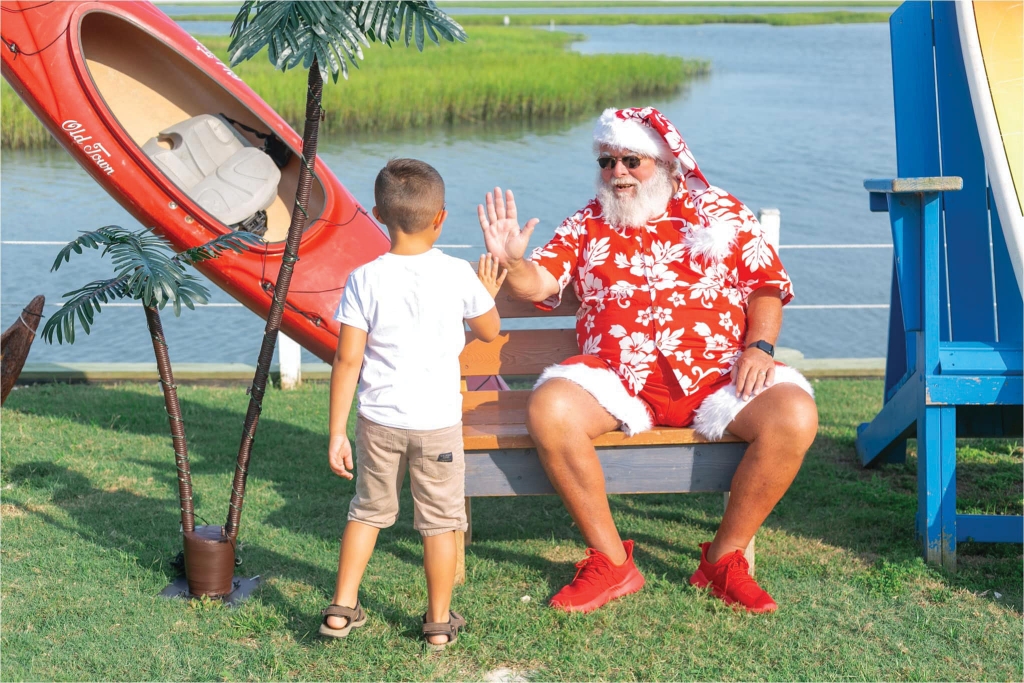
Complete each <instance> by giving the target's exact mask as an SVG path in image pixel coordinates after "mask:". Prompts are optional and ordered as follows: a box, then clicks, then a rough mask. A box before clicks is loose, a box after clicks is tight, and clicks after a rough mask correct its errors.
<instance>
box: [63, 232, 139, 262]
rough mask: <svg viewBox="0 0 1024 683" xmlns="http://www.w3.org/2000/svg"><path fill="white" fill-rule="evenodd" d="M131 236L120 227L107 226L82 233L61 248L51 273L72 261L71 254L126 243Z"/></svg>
mask: <svg viewBox="0 0 1024 683" xmlns="http://www.w3.org/2000/svg"><path fill="white" fill-rule="evenodd" d="M130 234H131V233H130V232H129V231H127V230H125V229H124V228H122V227H121V226H119V225H105V226H103V227H102V228H97V229H96V230H89V231H88V232H82V234H81V235H79V236H78V237H76V238H75V239H73V240H71V241H70V242H68V243H67V244H66V245H64V247H62V248H61V250H60V251H59V252H58V253H57V259H56V260H55V261H54V262H53V266H51V267H50V272H53V271H55V270H57V269H58V268H60V266H61V264H62V263H64V262H65V261H70V260H71V252H75V253H76V254H81V253H82V248H83V247H85V248H86V249H99V248H100V247H109V246H110V245H111V244H116V243H118V242H124V241H126V240H127V239H128V235H130ZM103 253H104V254H106V249H104V251H103Z"/></svg>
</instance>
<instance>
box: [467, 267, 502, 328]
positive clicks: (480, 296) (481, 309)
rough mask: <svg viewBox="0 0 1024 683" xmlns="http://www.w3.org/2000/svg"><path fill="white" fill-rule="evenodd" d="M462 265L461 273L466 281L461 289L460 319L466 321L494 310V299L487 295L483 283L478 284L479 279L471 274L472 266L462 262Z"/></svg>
mask: <svg viewBox="0 0 1024 683" xmlns="http://www.w3.org/2000/svg"><path fill="white" fill-rule="evenodd" d="M462 263H464V264H465V268H463V271H464V273H465V275H464V277H465V280H466V283H465V286H464V287H462V288H461V289H462V292H463V294H462V318H463V319H464V320H468V319H469V318H477V317H479V316H481V315H483V314H484V313H486V312H487V311H489V310H491V309H492V308H494V299H493V298H492V297H491V295H490V293H488V291H487V288H486V287H484V283H482V282H480V278H478V277H477V275H476V273H475V272H473V264H471V263H470V262H469V261H463V262H462Z"/></svg>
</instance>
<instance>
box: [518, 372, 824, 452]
mask: <svg viewBox="0 0 1024 683" xmlns="http://www.w3.org/2000/svg"><path fill="white" fill-rule="evenodd" d="M555 378H560V379H567V380H569V381H571V382H574V383H575V384H578V385H580V386H581V387H583V388H584V389H586V390H587V392H588V393H590V394H591V395H592V396H593V397H594V398H596V399H597V401H598V403H600V404H601V406H602V407H603V408H604V409H605V410H607V411H608V412H609V413H610V414H611V415H612V417H614V418H615V419H616V420H618V421H619V422H620V423H621V428H622V431H624V432H625V433H626V434H627V435H629V436H632V435H634V434H639V433H640V432H644V431H647V430H648V429H650V428H651V427H653V426H654V425H661V426H665V427H686V426H688V425H691V424H692V425H693V428H694V429H696V430H697V432H698V433H699V434H700V435H701V436H703V437H705V438H708V439H712V440H713V439H719V438H721V437H722V435H723V434H724V433H725V431H726V429H727V428H728V427H729V423H730V422H732V421H733V419H735V417H736V416H737V415H739V413H740V411H741V410H743V408H744V407H745V406H746V405H747V402H746V401H744V400H743V399H742V398H741V397H739V396H737V395H736V384H735V382H733V380H732V374H731V373H727V374H725V375H722V377H721V378H720V379H719V380H718V381H717V382H713V383H711V384H708V385H707V386H705V387H701V389H700V390H698V391H697V392H695V393H693V394H691V395H689V396H687V395H685V394H684V393H683V390H682V389H681V388H680V387H679V383H678V382H676V380H675V377H674V376H673V373H672V369H671V368H670V367H669V365H668V363H667V362H666V361H665V358H664V357H663V356H662V355H661V354H658V360H657V362H656V363H655V366H654V368H653V369H652V371H651V374H650V375H649V376H648V377H647V382H646V383H645V384H644V388H643V389H642V390H641V391H640V393H639V394H637V395H636V396H631V395H630V393H629V391H628V390H627V389H626V385H625V383H624V380H622V379H621V378H620V377H619V374H618V373H617V372H615V371H614V370H613V369H612V368H611V366H610V365H609V364H608V363H606V362H605V361H603V360H601V359H600V358H598V357H597V356H572V357H571V358H567V359H566V360H564V361H562V362H561V363H559V364H558V365H552V366H550V367H548V368H546V369H545V370H544V372H543V373H542V374H541V376H540V378H539V379H538V380H537V383H536V384H535V385H534V387H533V388H534V389H536V388H537V387H539V386H540V385H541V384H543V383H544V382H546V381H548V380H549V379H555ZM787 382H788V383H792V384H796V385H797V386H799V387H800V388H801V389H803V390H804V391H806V392H807V393H808V394H810V395H811V397H812V398H813V397H814V389H812V388H811V385H810V383H809V382H808V381H807V380H806V379H805V378H804V376H803V375H801V374H800V373H799V372H797V371H796V370H794V369H793V368H791V367H788V366H786V365H782V364H780V363H776V364H775V383H774V384H783V383H787ZM774 384H773V386H774Z"/></svg>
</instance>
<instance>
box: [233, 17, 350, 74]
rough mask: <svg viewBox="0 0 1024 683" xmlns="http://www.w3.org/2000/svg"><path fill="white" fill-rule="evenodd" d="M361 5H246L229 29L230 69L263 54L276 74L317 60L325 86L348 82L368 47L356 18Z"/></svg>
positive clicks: (310, 64)
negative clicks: (329, 82)
mask: <svg viewBox="0 0 1024 683" xmlns="http://www.w3.org/2000/svg"><path fill="white" fill-rule="evenodd" d="M358 4H359V3H358V2H353V1H340V0H323V1H320V2H308V1H305V2H304V1H301V0H295V1H291V2H277V1H274V0H253V1H251V2H245V3H243V5H242V7H241V8H240V9H239V11H238V14H237V15H236V16H235V20H234V22H232V25H231V43H230V45H228V54H229V56H230V57H231V63H232V64H238V63H239V62H242V61H245V60H247V59H251V58H252V57H254V56H255V55H256V54H258V53H259V52H260V51H261V50H263V48H267V57H268V58H269V59H270V62H271V63H272V64H273V65H274V68H276V69H280V70H281V71H287V70H288V69H291V68H293V67H295V66H298V65H299V64H302V65H303V66H304V67H305V68H307V69H308V68H309V67H310V66H312V64H313V60H314V59H316V61H317V65H318V68H319V69H320V75H321V78H322V79H323V80H325V81H326V80H327V79H328V77H333V79H334V81H335V82H337V80H338V76H339V74H340V75H342V76H344V77H346V78H347V77H348V63H351V64H352V65H353V66H355V67H357V68H358V66H359V64H358V60H360V59H362V58H363V51H362V45H367V46H368V45H369V44H370V43H369V40H368V39H367V37H366V35H365V33H364V31H362V30H360V28H359V26H358V25H357V24H356V22H355V19H354V18H353V17H354V16H355V14H356V12H357V10H356V6H357V5H358Z"/></svg>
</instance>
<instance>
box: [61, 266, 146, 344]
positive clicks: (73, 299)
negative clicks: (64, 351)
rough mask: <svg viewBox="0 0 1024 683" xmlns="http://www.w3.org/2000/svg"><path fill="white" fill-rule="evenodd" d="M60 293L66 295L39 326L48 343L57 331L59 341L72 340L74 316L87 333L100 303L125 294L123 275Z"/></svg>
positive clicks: (116, 298)
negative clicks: (44, 322)
mask: <svg viewBox="0 0 1024 683" xmlns="http://www.w3.org/2000/svg"><path fill="white" fill-rule="evenodd" d="M64 296H65V297H70V298H69V299H68V300H67V301H65V302H64V305H63V306H61V307H60V310H59V311H57V312H56V313H54V314H53V315H51V316H50V318H49V319H48V320H47V321H46V325H44V326H43V339H45V340H46V342H47V343H48V344H52V343H53V336H54V334H56V335H57V343H58V344H63V343H64V340H65V339H67V341H68V344H74V343H75V318H76V317H77V318H78V320H79V322H81V323H82V329H83V330H85V333H86V334H89V332H90V330H91V328H90V326H91V325H92V322H93V320H94V319H95V315H96V313H99V312H100V310H101V307H100V304H101V303H104V304H105V303H109V302H110V301H117V300H118V299H124V298H125V297H126V296H127V278H126V277H125V276H123V275H121V276H118V277H114V278H111V279H109V280H94V281H93V282H90V283H89V284H87V285H86V286H84V287H82V288H81V289H76V290H74V291H71V292H67V293H66V294H64Z"/></svg>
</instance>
